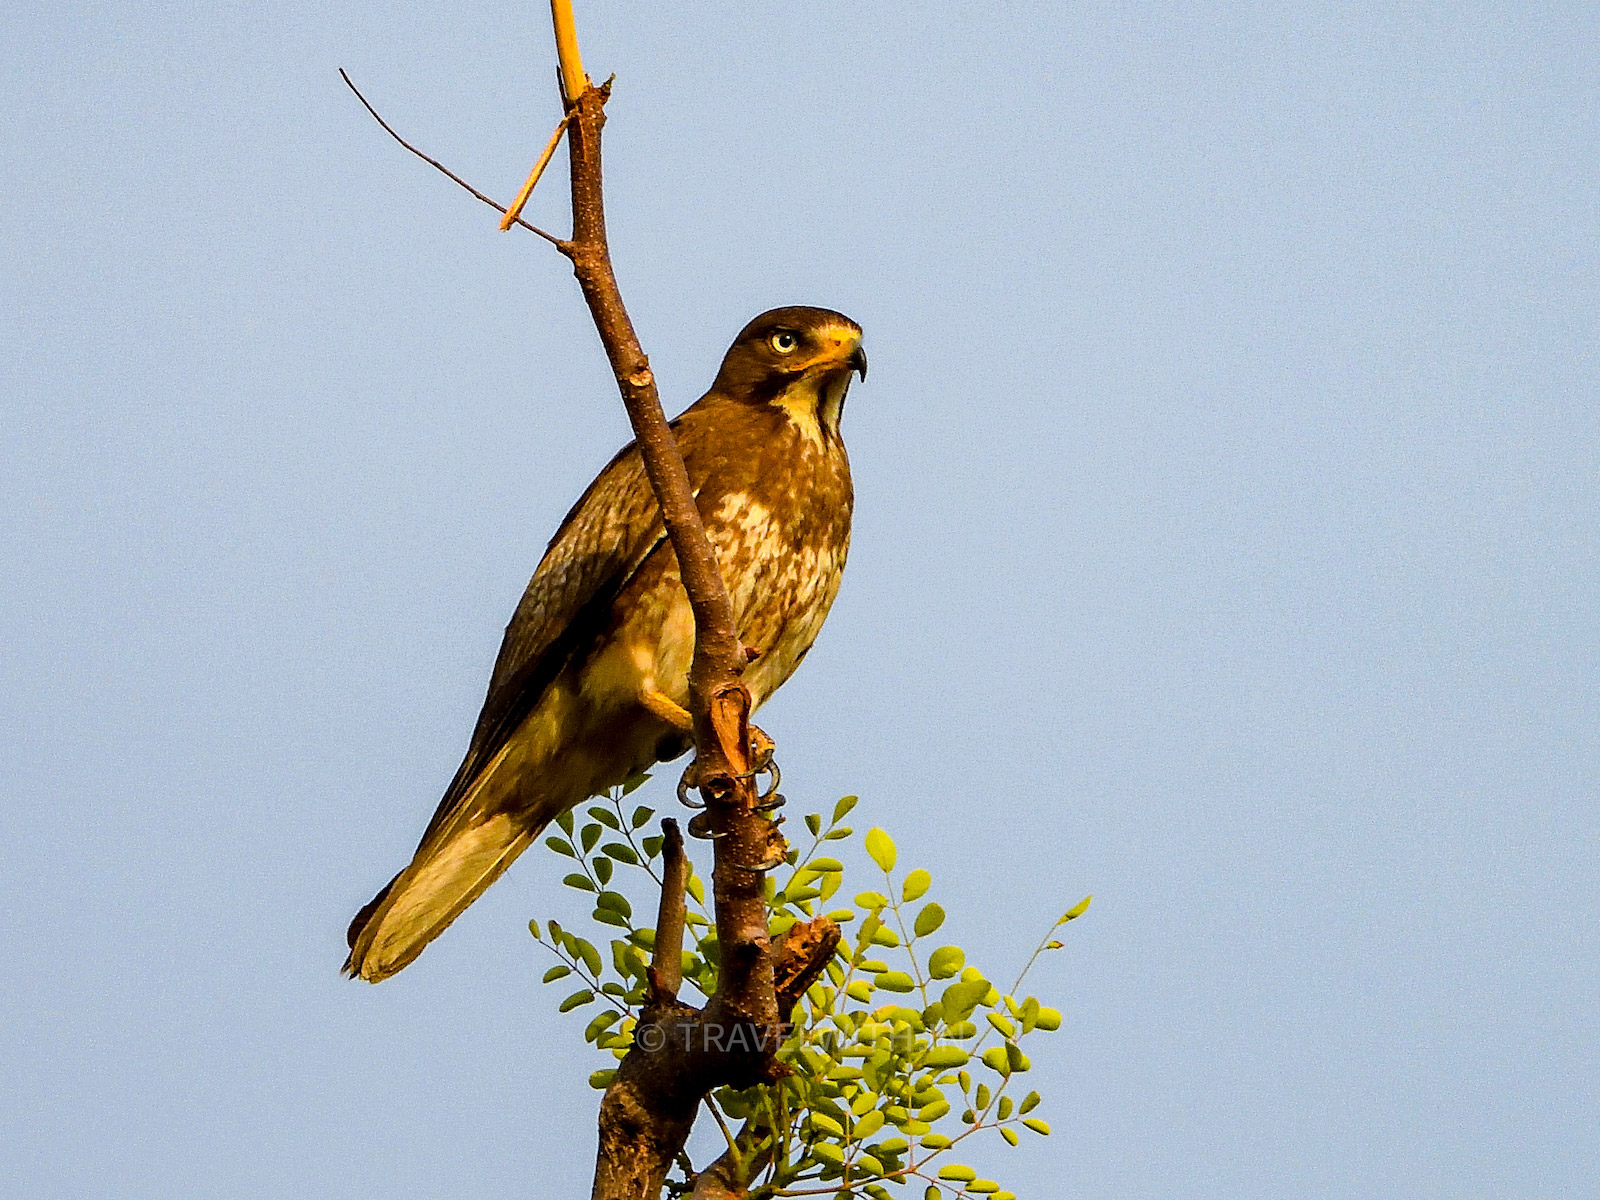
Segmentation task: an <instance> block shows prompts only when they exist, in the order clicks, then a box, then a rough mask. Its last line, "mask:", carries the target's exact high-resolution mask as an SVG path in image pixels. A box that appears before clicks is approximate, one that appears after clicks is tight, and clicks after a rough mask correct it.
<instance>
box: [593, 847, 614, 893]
mask: <svg viewBox="0 0 1600 1200" xmlns="http://www.w3.org/2000/svg"><path fill="white" fill-rule="evenodd" d="M593 862H594V877H595V878H596V879H598V880H599V881H600V886H601V887H605V886H606V884H608V883H610V882H611V872H612V871H614V870H616V867H617V864H616V863H614V862H612V861H611V860H610V859H609V858H604V857H602V856H601V855H598V854H596V855H595V856H594V860H593Z"/></svg>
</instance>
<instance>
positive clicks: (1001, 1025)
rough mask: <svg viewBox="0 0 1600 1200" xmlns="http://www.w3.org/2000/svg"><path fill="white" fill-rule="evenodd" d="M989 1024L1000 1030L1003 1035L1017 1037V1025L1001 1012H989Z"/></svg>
mask: <svg viewBox="0 0 1600 1200" xmlns="http://www.w3.org/2000/svg"><path fill="white" fill-rule="evenodd" d="M989 1024H991V1025H993V1026H994V1027H995V1029H997V1030H999V1032H1000V1036H1001V1037H1006V1038H1010V1037H1016V1036H1017V1027H1016V1026H1015V1025H1013V1024H1012V1023H1011V1020H1010V1018H1009V1017H1002V1016H1001V1015H1000V1014H999V1013H990V1014H989Z"/></svg>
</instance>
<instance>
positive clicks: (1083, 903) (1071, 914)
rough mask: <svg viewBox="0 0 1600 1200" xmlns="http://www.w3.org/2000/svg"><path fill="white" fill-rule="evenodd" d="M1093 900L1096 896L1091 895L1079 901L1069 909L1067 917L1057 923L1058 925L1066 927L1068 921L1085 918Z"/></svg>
mask: <svg viewBox="0 0 1600 1200" xmlns="http://www.w3.org/2000/svg"><path fill="white" fill-rule="evenodd" d="M1093 899H1094V896H1093V895H1092V894H1091V895H1088V896H1085V897H1084V898H1083V899H1082V900H1079V901H1078V902H1077V903H1076V904H1074V905H1073V906H1072V907H1071V908H1069V909H1067V915H1066V916H1064V917H1062V918H1061V920H1059V921H1057V922H1056V924H1057V925H1065V924H1066V923H1067V922H1068V921H1076V920H1077V919H1078V918H1079V917H1081V916H1083V914H1084V913H1086V912H1088V911H1089V901H1091V900H1093Z"/></svg>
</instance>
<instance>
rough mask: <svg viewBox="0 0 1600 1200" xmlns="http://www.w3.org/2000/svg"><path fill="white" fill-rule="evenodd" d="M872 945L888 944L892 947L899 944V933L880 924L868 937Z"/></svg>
mask: <svg viewBox="0 0 1600 1200" xmlns="http://www.w3.org/2000/svg"><path fill="white" fill-rule="evenodd" d="M869 940H870V941H871V942H872V944H873V945H874V946H888V947H889V948H890V949H893V948H894V947H895V946H898V945H899V944H900V935H899V934H898V933H896V932H895V931H894V930H892V929H890V928H888V927H887V926H884V925H880V926H878V928H876V929H874V930H873V931H872V937H871V939H869Z"/></svg>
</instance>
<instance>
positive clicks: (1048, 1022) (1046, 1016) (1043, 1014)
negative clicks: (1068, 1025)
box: [1033, 1008, 1061, 1033]
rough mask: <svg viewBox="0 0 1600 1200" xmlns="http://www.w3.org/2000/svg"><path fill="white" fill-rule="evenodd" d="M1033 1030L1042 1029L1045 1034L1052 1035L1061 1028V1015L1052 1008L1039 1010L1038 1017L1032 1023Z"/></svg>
mask: <svg viewBox="0 0 1600 1200" xmlns="http://www.w3.org/2000/svg"><path fill="white" fill-rule="evenodd" d="M1033 1027H1034V1028H1035V1029H1042V1030H1044V1031H1045V1032H1046V1033H1054V1032H1055V1031H1056V1030H1057V1029H1060V1028H1061V1013H1060V1012H1059V1011H1058V1010H1056V1009H1054V1008H1041V1009H1040V1010H1039V1016H1038V1018H1037V1019H1036V1020H1035V1021H1034V1023H1033Z"/></svg>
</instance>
